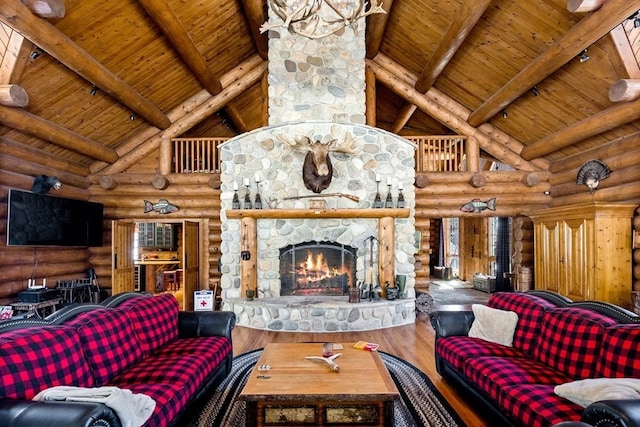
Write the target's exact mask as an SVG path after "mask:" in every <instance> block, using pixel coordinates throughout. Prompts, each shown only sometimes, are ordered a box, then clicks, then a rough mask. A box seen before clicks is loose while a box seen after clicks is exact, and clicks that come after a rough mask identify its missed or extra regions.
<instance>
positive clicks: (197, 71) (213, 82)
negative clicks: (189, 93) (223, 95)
mask: <svg viewBox="0 0 640 427" xmlns="http://www.w3.org/2000/svg"><path fill="white" fill-rule="evenodd" d="M139 2H140V4H142V7H144V9H145V10H146V11H147V13H148V14H149V16H151V18H152V19H153V20H154V21H155V23H156V24H157V25H158V27H160V30H162V32H163V33H164V35H165V36H166V37H167V39H168V40H169V43H171V46H173V48H174V49H175V51H176V52H177V53H178V55H180V58H181V59H182V61H184V63H185V64H186V65H187V67H188V68H189V69H190V70H191V72H192V73H193V74H194V75H195V77H196V78H197V79H198V81H199V82H200V83H202V86H203V87H204V88H205V89H206V90H207V92H209V93H210V94H212V95H216V94H218V93H220V92H221V91H222V85H221V84H220V80H219V79H218V77H217V76H216V75H215V74H214V73H213V72H212V71H211V69H210V68H209V65H208V64H207V61H206V59H205V58H204V56H202V54H201V53H200V52H199V51H198V48H197V47H196V45H195V44H194V43H193V40H192V39H191V37H190V36H189V34H188V33H187V31H186V30H185V28H184V27H183V26H182V24H181V23H180V20H179V18H178V17H177V16H176V14H175V12H174V11H173V9H171V6H169V4H167V2H166V1H158V0H139Z"/></svg>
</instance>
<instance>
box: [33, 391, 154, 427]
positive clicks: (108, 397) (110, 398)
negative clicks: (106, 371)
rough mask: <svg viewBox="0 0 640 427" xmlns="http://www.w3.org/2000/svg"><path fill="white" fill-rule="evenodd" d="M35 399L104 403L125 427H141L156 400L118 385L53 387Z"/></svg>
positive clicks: (149, 414)
mask: <svg viewBox="0 0 640 427" xmlns="http://www.w3.org/2000/svg"><path fill="white" fill-rule="evenodd" d="M33 400H39V401H42V400H66V401H73V402H98V403H104V404H105V405H107V406H108V407H110V408H111V409H113V411H114V412H115V413H116V414H117V415H118V418H120V422H121V423H122V426H123V427H140V426H141V425H143V424H144V423H145V422H146V421H147V420H148V419H149V417H150V416H151V414H152V413H153V410H154V409H155V407H156V402H155V400H153V399H152V398H151V397H149V396H147V395H146V394H140V393H138V394H134V393H132V392H131V390H127V389H122V388H118V387H95V388H85V387H70V386H57V387H51V388H48V389H46V390H43V391H41V392H40V393H38V394H37V395H36V396H35V397H34V398H33Z"/></svg>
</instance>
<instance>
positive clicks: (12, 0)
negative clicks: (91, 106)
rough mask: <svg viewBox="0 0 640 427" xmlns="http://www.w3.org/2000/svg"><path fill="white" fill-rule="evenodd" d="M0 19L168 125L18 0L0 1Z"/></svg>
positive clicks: (161, 124)
mask: <svg viewBox="0 0 640 427" xmlns="http://www.w3.org/2000/svg"><path fill="white" fill-rule="evenodd" d="M0 21H2V22H4V23H5V24H6V25H8V26H9V27H11V28H13V29H14V30H16V31H18V32H19V33H21V34H22V35H23V36H24V37H25V38H27V39H29V40H30V41H31V42H32V43H34V44H35V45H36V46H39V47H40V48H41V49H43V50H44V51H46V52H47V53H48V54H49V55H51V56H53V57H54V58H56V59H57V60H58V61H60V62H61V63H63V64H64V65H66V66H67V67H69V69H71V70H73V71H74V72H76V73H77V74H78V75H79V76H81V77H83V78H84V79H86V80H87V81H89V82H90V83H92V84H95V85H96V86H98V87H99V88H100V89H101V90H103V91H104V92H106V93H108V94H109V95H110V96H112V97H113V98H114V99H115V100H117V101H118V102H120V103H122V104H124V105H126V106H127V107H129V108H130V109H131V110H132V111H133V112H135V113H136V114H137V115H139V116H141V117H144V118H145V119H146V120H147V121H148V122H149V123H151V124H153V125H154V126H156V127H158V128H160V129H166V128H167V127H169V126H170V125H171V122H170V121H169V118H168V117H167V116H166V115H164V113H163V112H162V111H160V109H159V108H158V107H156V106H155V105H153V104H152V103H151V102H149V101H148V100H147V99H145V98H144V97H143V96H142V95H140V94H139V93H138V92H136V91H135V90H134V89H133V88H132V87H130V86H129V85H127V84H126V83H125V82H124V81H122V80H121V79H120V78H119V77H118V76H116V75H115V74H113V73H112V72H111V71H109V70H108V69H107V68H106V67H105V66H104V65H102V64H101V63H99V62H98V61H97V60H96V59H95V58H93V57H92V56H91V55H89V54H88V53H87V52H86V51H85V50H83V49H82V48H81V47H80V46H78V45H77V44H76V43H74V42H73V40H71V39H70V38H69V37H67V36H66V35H64V34H62V33H61V32H60V31H59V30H58V29H57V28H56V27H54V26H53V25H51V24H50V23H49V22H47V21H44V20H42V19H40V18H38V17H37V16H36V15H34V14H33V13H31V11H29V9H28V8H27V7H26V6H25V5H23V4H22V2H20V0H0Z"/></svg>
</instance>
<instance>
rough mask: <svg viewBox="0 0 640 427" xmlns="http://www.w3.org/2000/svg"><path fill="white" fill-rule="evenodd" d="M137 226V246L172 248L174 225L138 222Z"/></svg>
mask: <svg viewBox="0 0 640 427" xmlns="http://www.w3.org/2000/svg"><path fill="white" fill-rule="evenodd" d="M137 226H138V246H139V247H141V248H158V249H171V248H174V247H175V245H174V242H175V226H174V225H173V224H160V223H155V222H140V223H138V224H137Z"/></svg>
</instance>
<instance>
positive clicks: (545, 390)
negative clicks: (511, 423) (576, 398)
mask: <svg viewBox="0 0 640 427" xmlns="http://www.w3.org/2000/svg"><path fill="white" fill-rule="evenodd" d="M498 403H499V405H500V408H501V409H502V411H503V412H504V413H505V414H506V415H507V416H508V417H510V418H512V419H515V420H519V422H518V425H523V426H528V427H549V426H552V425H555V424H558V423H560V422H562V421H579V420H580V415H581V414H582V411H583V409H584V408H582V407H581V406H579V405H576V404H575V403H572V402H570V401H568V400H566V399H563V398H562V397H560V396H557V395H556V394H555V393H554V392H553V386H552V385H546V384H522V385H511V386H505V387H503V388H502V390H501V392H500V397H499V401H498Z"/></svg>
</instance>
